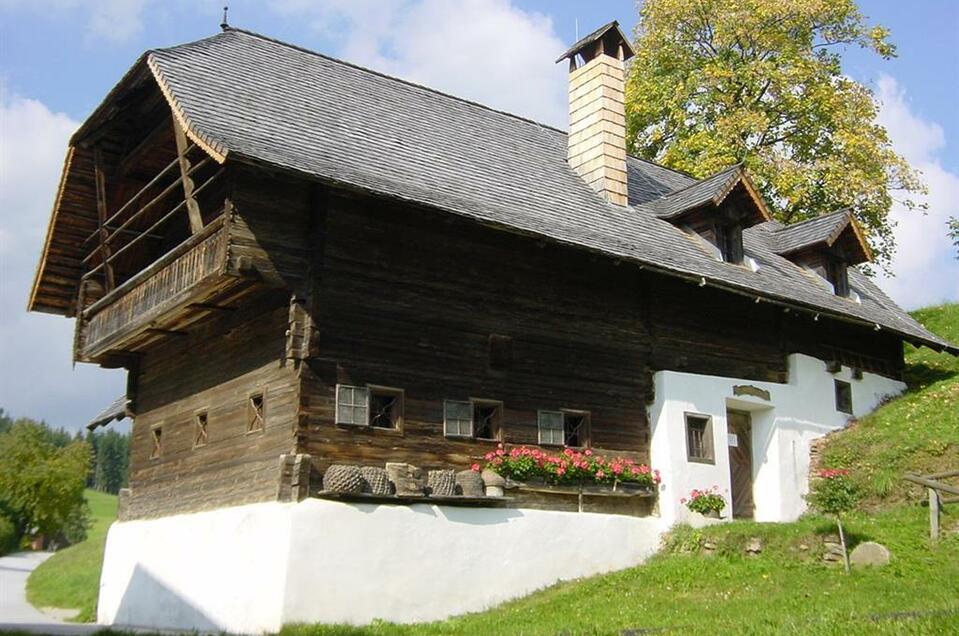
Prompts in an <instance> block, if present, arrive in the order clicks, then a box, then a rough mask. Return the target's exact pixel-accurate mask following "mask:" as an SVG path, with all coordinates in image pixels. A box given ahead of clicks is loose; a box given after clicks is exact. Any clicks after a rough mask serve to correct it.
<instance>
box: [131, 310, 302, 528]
mask: <svg viewBox="0 0 959 636" xmlns="http://www.w3.org/2000/svg"><path fill="white" fill-rule="evenodd" d="M286 316H287V307H286V297H285V294H279V295H277V294H272V295H266V296H262V295H261V296H260V297H259V298H257V299H255V300H251V302H250V303H249V304H248V305H247V306H245V307H244V308H242V309H240V310H238V311H236V312H235V313H234V314H232V315H229V316H224V317H222V318H220V319H217V320H212V321H209V322H207V323H205V324H204V325H203V326H202V327H200V328H198V329H197V330H196V331H194V332H192V333H191V334H190V335H189V336H184V337H181V338H178V339H176V340H174V341H172V342H170V343H169V344H166V345H164V346H163V347H157V348H155V349H153V350H151V351H149V352H148V353H147V354H145V355H144V356H143V358H142V360H141V363H140V366H139V370H138V371H137V372H136V376H135V378H136V379H135V387H134V388H135V403H134V408H135V409H136V412H137V416H136V418H135V421H134V426H133V440H132V444H131V464H130V465H131V473H130V488H131V497H130V500H129V504H128V507H127V516H128V517H129V518H138V517H149V516H158V515H167V514H174V513H177V512H191V511H196V510H202V509H207V508H216V507H221V506H227V505H236V504H242V503H250V502H255V501H266V500H271V499H274V498H275V497H276V492H277V481H278V479H279V473H280V469H279V456H280V455H281V454H282V453H289V452H291V450H292V449H293V446H294V437H293V432H294V423H295V416H296V411H297V405H296V395H297V383H296V377H295V373H294V372H293V371H292V370H291V369H290V368H288V367H285V366H283V364H282V362H281V358H282V353H283V344H284V331H285V329H286ZM255 392H263V394H264V402H265V418H266V421H265V424H266V425H265V428H264V430H263V431H260V432H253V433H247V417H248V406H247V402H248V396H249V395H250V394H251V393H255ZM200 411H206V412H207V418H208V419H207V421H208V423H207V431H208V436H209V438H208V442H207V444H206V445H205V446H201V447H198V448H194V436H195V423H194V417H195V415H196V414H197V413H198V412H200ZM155 426H160V427H162V453H161V455H160V457H158V458H151V457H150V455H151V451H152V449H153V438H152V429H153V428H154V427H155Z"/></svg>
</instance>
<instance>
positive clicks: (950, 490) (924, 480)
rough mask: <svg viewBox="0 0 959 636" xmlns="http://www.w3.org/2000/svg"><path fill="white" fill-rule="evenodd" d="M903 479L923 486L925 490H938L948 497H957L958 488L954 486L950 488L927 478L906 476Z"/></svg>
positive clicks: (958, 493)
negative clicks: (948, 495) (947, 494)
mask: <svg viewBox="0 0 959 636" xmlns="http://www.w3.org/2000/svg"><path fill="white" fill-rule="evenodd" d="M904 479H905V480H906V481H911V482H912V483H914V484H919V485H920V486H925V487H926V488H934V489H935V490H939V491H941V492H947V493H949V494H950V495H959V488H957V487H956V486H950V485H949V484H944V483H942V482H941V481H935V480H932V479H929V478H928V476H920V475H912V474H908V475H906V476H905V477H904Z"/></svg>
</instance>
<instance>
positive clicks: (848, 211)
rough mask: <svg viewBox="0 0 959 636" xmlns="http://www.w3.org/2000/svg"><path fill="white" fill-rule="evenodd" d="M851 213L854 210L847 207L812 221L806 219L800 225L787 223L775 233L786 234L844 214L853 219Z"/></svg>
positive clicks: (815, 217) (814, 218)
mask: <svg viewBox="0 0 959 636" xmlns="http://www.w3.org/2000/svg"><path fill="white" fill-rule="evenodd" d="M851 212H852V208H851V207H848V206H847V207H845V208H840V209H839V210H835V211H833V212H830V213H829V214H820V215H819V216H814V217H813V218H811V219H806V220H804V221H799V222H798V223H787V224H783V227H781V228H779V229H778V230H775V231H776V232H785V231H786V230H791V229H793V228H796V227H801V226H803V225H806V224H807V223H812V222H813V221H822V220H823V219H828V218H829V217H831V216H839V215H840V214H844V215H847V216H848V217H849V218H852V214H851Z"/></svg>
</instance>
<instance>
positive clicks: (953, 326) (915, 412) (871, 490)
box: [823, 304, 959, 508]
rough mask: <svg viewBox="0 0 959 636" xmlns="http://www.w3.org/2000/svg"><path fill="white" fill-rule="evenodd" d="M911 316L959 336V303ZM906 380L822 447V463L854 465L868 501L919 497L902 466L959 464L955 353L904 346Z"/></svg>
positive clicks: (932, 468) (924, 468)
mask: <svg viewBox="0 0 959 636" xmlns="http://www.w3.org/2000/svg"><path fill="white" fill-rule="evenodd" d="M913 316H915V317H916V318H917V319H918V320H919V321H920V322H922V323H923V324H925V325H926V326H927V327H928V328H929V329H931V330H932V331H934V332H936V333H938V334H939V335H941V336H943V337H945V338H946V339H948V340H949V341H951V342H959V304H951V305H943V306H940V307H931V308H928V309H922V310H920V311H917V312H914V313H913ZM906 382H907V383H908V384H909V391H908V393H907V394H906V395H904V396H902V397H901V398H899V399H896V400H893V401H892V402H890V403H889V404H886V405H885V406H883V407H882V408H880V409H878V410H877V411H876V412H874V413H873V414H871V415H869V416H868V417H865V418H863V419H862V420H861V421H860V422H858V423H857V424H855V425H854V426H853V427H851V428H849V429H847V430H844V431H842V432H840V433H836V434H834V435H833V436H832V437H831V438H830V439H829V441H828V443H827V445H826V447H825V449H824V452H823V463H824V465H826V466H829V467H834V468H849V469H851V470H852V475H853V478H854V479H855V481H856V482H857V485H858V486H859V487H860V488H861V489H862V491H863V492H864V494H865V495H866V497H867V499H866V502H865V503H866V506H867V507H873V508H874V507H876V506H882V505H889V504H893V503H897V502H904V501H910V500H916V499H919V498H921V497H922V496H923V492H922V489H921V488H919V487H913V486H910V485H908V484H906V483H905V482H903V481H902V474H903V473H904V472H907V471H917V472H925V473H931V472H938V471H944V470H949V469H951V468H952V469H955V468H959V358H956V357H953V356H951V355H949V354H946V353H936V352H934V351H931V350H929V349H926V348H921V349H915V348H914V347H909V346H907V351H906Z"/></svg>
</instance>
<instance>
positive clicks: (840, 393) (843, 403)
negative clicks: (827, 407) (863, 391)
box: [834, 380, 852, 415]
mask: <svg viewBox="0 0 959 636" xmlns="http://www.w3.org/2000/svg"><path fill="white" fill-rule="evenodd" d="M834 382H835V383H836V410H837V411H840V412H842V413H848V414H850V415H852V385H851V384H849V383H848V382H843V381H842V380H834Z"/></svg>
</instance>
